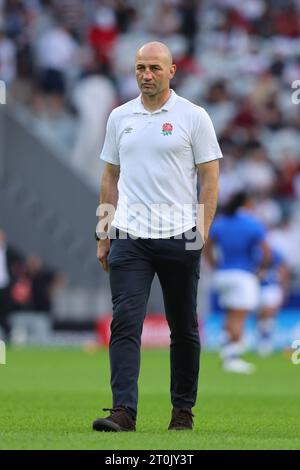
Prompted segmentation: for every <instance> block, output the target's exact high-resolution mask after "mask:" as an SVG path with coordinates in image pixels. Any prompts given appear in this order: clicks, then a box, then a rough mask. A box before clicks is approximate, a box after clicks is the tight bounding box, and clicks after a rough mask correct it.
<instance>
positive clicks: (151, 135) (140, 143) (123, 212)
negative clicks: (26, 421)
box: [93, 42, 222, 431]
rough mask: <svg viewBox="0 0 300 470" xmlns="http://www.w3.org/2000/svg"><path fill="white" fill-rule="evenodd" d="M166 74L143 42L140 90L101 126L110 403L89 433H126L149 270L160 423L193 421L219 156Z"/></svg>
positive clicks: (159, 50) (194, 109)
mask: <svg viewBox="0 0 300 470" xmlns="http://www.w3.org/2000/svg"><path fill="white" fill-rule="evenodd" d="M175 73H176V65H175V64H173V61H172V55H171V53H170V51H169V49H168V48H167V46H166V45H165V44H162V43H160V42H151V43H148V44H145V45H144V46H143V47H141V48H140V49H139V50H138V52H137V54H136V59H135V74H136V80H137V83H138V86H139V89H140V91H141V94H140V96H138V97H137V98H136V99H134V100H132V101H129V102H127V103H125V104H123V105H122V106H119V107H118V108H116V109H114V110H113V111H112V113H111V115H110V116H109V119H108V123H107V129H106V137H105V142H104V146H103V149H102V153H101V159H103V160H104V161H105V162H106V166H105V169H104V172H103V175H102V181H101V189H100V206H99V212H98V215H99V223H98V226H97V232H96V239H97V243H98V249H97V257H98V259H99V261H100V263H101V265H102V267H103V269H104V270H105V271H107V272H109V280H110V287H111V293H112V303H113V319H112V323H111V338H110V345H109V352H110V367H111V388H112V396H113V404H112V408H109V409H104V411H110V414H109V416H108V417H106V418H100V419H97V420H96V421H94V423H93V429H94V430H96V431H135V430H136V417H137V405H138V376H139V368H140V346H141V333H142V327H143V321H144V318H145V315H146V310H147V301H148V298H149V293H150V289H151V284H152V281H153V277H154V275H155V274H157V276H158V279H159V281H160V284H161V287H162V292H163V297H164V305H165V312H166V318H167V321H168V324H169V327H170V331H171V344H170V361H171V402H172V405H173V409H172V416H171V421H170V424H169V427H168V429H169V430H185V429H192V427H193V414H192V408H193V406H194V405H195V403H196V397H197V388H198V375H199V360H200V341H199V332H198V321H197V305H196V298H197V286H198V280H199V272H200V257H201V251H202V248H203V245H204V243H205V240H206V239H207V237H208V232H209V228H210V225H211V223H212V220H213V217H214V214H215V210H216V205H217V195H218V175H219V172H218V169H219V162H218V160H219V158H221V157H222V154H221V150H220V147H219V145H218V142H217V139H216V135H215V132H214V128H213V125H212V122H211V120H210V118H209V116H208V115H207V113H206V111H205V110H204V109H203V108H201V107H199V106H196V105H194V104H193V103H191V102H189V101H188V100H186V99H184V98H181V97H180V96H178V95H177V94H176V93H175V92H174V90H172V89H170V81H171V80H172V78H173V77H174V75H175ZM197 177H198V178H199V182H200V188H201V189H200V193H199V200H198V198H197ZM200 205H201V206H200ZM201 207H202V208H203V207H204V211H203V210H201ZM110 208H112V209H113V211H112V213H111V211H110V210H109V209H110ZM115 209H116V210H115ZM109 212H110V214H109V216H107V213H109ZM99 227H100V228H99ZM154 380H155V378H154Z"/></svg>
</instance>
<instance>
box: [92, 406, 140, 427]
mask: <svg viewBox="0 0 300 470" xmlns="http://www.w3.org/2000/svg"><path fill="white" fill-rule="evenodd" d="M103 411H110V415H109V416H108V417H107V418H99V419H96V421H94V422H93V429H94V431H104V432H120V431H135V420H134V419H133V418H132V416H131V415H130V413H128V411H127V410H126V408H125V407H123V406H116V407H115V408H103Z"/></svg>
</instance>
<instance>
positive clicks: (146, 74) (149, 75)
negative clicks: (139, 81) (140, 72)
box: [144, 70, 152, 80]
mask: <svg viewBox="0 0 300 470" xmlns="http://www.w3.org/2000/svg"><path fill="white" fill-rule="evenodd" d="M151 78H152V73H151V71H150V70H145V72H144V80H151Z"/></svg>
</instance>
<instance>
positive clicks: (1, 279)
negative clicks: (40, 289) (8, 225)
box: [0, 229, 22, 341]
mask: <svg viewBox="0 0 300 470" xmlns="http://www.w3.org/2000/svg"><path fill="white" fill-rule="evenodd" d="M21 265H22V259H21V257H20V256H19V254H18V253H17V252H16V251H15V250H13V249H12V248H11V247H10V246H8V244H7V241H6V235H5V232H4V231H3V230H1V229H0V328H1V329H2V330H3V333H4V339H5V340H6V341H7V340H8V338H9V329H10V328H9V321H8V318H9V314H10V313H11V312H12V310H13V308H14V303H13V300H12V297H11V288H12V286H13V284H14V282H15V280H16V278H17V276H18V272H19V269H20V266H21ZM0 334H1V332H0Z"/></svg>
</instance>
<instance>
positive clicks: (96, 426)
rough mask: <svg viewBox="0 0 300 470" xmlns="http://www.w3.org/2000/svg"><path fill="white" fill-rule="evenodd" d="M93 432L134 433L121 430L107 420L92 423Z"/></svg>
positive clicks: (131, 430) (124, 429) (129, 430)
mask: <svg viewBox="0 0 300 470" xmlns="http://www.w3.org/2000/svg"><path fill="white" fill-rule="evenodd" d="M93 430H94V431H100V432H134V431H135V429H126V428H122V427H121V426H119V425H118V424H116V423H113V422H112V421H110V420H108V419H101V420H98V421H95V422H94V423H93Z"/></svg>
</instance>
